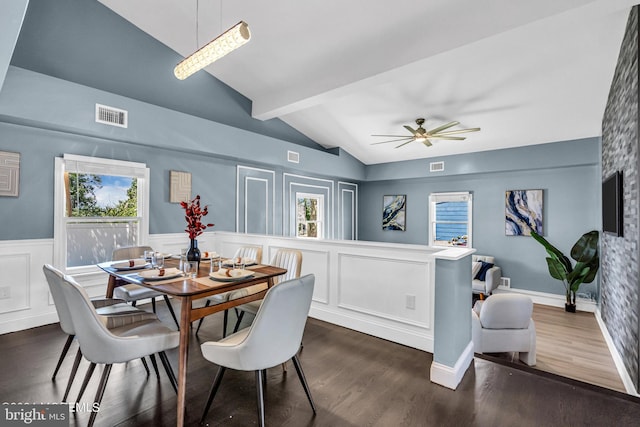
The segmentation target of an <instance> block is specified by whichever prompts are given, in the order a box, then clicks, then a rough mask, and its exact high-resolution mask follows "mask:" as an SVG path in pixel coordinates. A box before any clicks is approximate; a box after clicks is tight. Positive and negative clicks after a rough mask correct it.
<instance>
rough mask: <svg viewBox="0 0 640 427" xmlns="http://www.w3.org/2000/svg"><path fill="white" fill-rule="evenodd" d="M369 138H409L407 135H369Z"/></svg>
mask: <svg viewBox="0 0 640 427" xmlns="http://www.w3.org/2000/svg"><path fill="white" fill-rule="evenodd" d="M371 136H384V137H386V138H410V137H409V136H407V135H371Z"/></svg>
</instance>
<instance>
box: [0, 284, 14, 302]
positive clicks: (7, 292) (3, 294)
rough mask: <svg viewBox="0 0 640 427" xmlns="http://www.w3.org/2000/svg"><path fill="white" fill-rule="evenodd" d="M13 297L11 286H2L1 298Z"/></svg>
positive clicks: (0, 288) (0, 289) (0, 290)
mask: <svg viewBox="0 0 640 427" xmlns="http://www.w3.org/2000/svg"><path fill="white" fill-rule="evenodd" d="M9 298H11V288H10V287H9V286H2V287H0V299H9Z"/></svg>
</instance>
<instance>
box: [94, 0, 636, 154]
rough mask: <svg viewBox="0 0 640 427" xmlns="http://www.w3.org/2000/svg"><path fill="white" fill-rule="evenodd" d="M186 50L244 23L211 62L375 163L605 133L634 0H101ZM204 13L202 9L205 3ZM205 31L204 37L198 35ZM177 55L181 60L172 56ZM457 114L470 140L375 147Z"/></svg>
mask: <svg viewBox="0 0 640 427" xmlns="http://www.w3.org/2000/svg"><path fill="white" fill-rule="evenodd" d="M100 2H101V3H103V4H104V5H106V6H107V7H109V8H111V9H112V10H113V11H115V12H116V13H118V14H119V15H121V16H122V17H124V18H125V19H127V20H128V21H130V22H131V23H133V24H134V25H136V26H137V27H139V28H140V29H141V30H143V31H145V32H147V33H148V34H150V35H151V36H152V37H154V38H156V39H157V40H159V41H161V42H162V43H164V44H165V45H166V46H168V47H170V48H171V49H173V50H175V51H176V52H178V53H179V54H180V55H183V56H187V55H189V54H190V53H192V52H193V51H194V50H195V49H196V48H197V47H200V46H202V45H203V44H205V43H206V42H208V41H209V40H211V39H213V38H214V37H215V36H217V35H218V34H219V33H221V32H222V31H224V30H226V29H227V28H229V27H231V26H232V25H234V24H236V23H237V22H238V21H240V20H244V21H246V22H247V23H248V24H249V26H250V28H251V31H252V39H251V41H250V42H249V43H248V44H247V45H246V46H244V47H242V48H241V49H238V50H237V51H235V52H232V53H231V54H229V55H228V56H226V57H225V58H223V59H221V60H220V61H218V62H216V63H214V64H212V65H210V66H209V67H208V68H207V69H206V72H209V73H211V74H212V75H214V76H215V77H217V78H218V79H220V80H221V81H223V82H225V83H226V84H228V85H229V86H231V87H232V88H234V89H235V90H236V91H238V92H240V93H241V94H243V95H244V96H246V97H248V98H249V99H250V100H251V101H252V102H253V110H252V115H253V117H255V118H257V119H261V120H264V119H269V118H274V117H277V118H280V119H282V120H283V121H285V122H286V123H288V124H289V125H291V126H292V127H294V128H295V129H297V130H298V131H300V132H302V133H303V134H305V135H307V136H308V137H309V138H311V139H313V140H314V141H316V142H318V143H319V144H321V145H323V146H325V147H342V148H344V149H345V150H346V151H348V152H349V153H351V154H352V155H354V156H355V157H357V158H358V159H360V160H361V161H362V162H364V163H366V164H375V163H383V162H391V161H402V160H409V159H417V158H426V157H435V156H443V155H450V154H459V153H465V152H473V151H484V150H493V149H500V148H506V147H514V146H525V145H531V144H541V143H548V142H556V141H564V140H572V139H579V138H584V137H593V136H599V135H600V133H601V121H602V115H603V112H604V108H605V105H606V100H607V96H608V92H609V87H610V84H611V79H612V76H613V72H614V69H615V64H616V60H617V56H618V52H619V49H620V43H621V41H622V36H623V34H624V29H625V25H626V21H627V17H628V13H629V10H630V7H631V6H633V4H634V1H631V0H538V1H530V0H486V1H476V0H429V1H425V0H394V1H393V2H391V1H382V0H373V1H371V0H352V1H340V0H321V1H320V0H306V1H296V0H271V1H268V2H267V1H259V0H233V1H230V0H227V1H224V0H199V4H197V0H136V1H129V0H100ZM196 10H197V12H198V13H196ZM196 28H198V30H199V31H198V34H197V35H196ZM172 65H173V64H172ZM418 117H424V118H426V123H425V128H427V129H429V128H433V127H436V126H438V125H440V124H443V123H446V122H449V121H453V120H456V121H459V122H460V123H461V126H462V127H480V128H482V130H481V131H480V132H477V133H470V134H467V135H466V136H467V139H466V140H465V141H437V142H435V143H434V145H433V146H432V147H429V148H427V147H425V146H423V145H422V144H420V143H411V144H408V145H406V146H404V147H402V148H398V149H395V148H394V147H395V146H396V145H397V144H394V143H391V144H380V145H371V144H372V143H373V142H377V141H380V140H381V139H380V138H375V137H372V136H371V135H372V134H398V135H404V134H406V133H407V131H406V130H405V129H403V125H405V124H407V125H411V126H413V127H415V123H414V121H415V119H416V118H418Z"/></svg>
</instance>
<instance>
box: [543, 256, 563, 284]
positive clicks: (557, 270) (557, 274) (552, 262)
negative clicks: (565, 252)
mask: <svg viewBox="0 0 640 427" xmlns="http://www.w3.org/2000/svg"><path fill="white" fill-rule="evenodd" d="M546 260H547V266H548V267H549V274H550V275H551V277H553V278H554V279H557V280H568V279H567V270H566V269H565V268H564V264H562V263H561V262H560V261H558V260H557V259H556V258H551V257H547V258H546Z"/></svg>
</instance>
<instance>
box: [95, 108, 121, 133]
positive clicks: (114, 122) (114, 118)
mask: <svg viewBox="0 0 640 427" xmlns="http://www.w3.org/2000/svg"><path fill="white" fill-rule="evenodd" d="M128 115H129V112H128V111H125V110H120V109H119V108H114V107H107V106H106V105H100V104H96V122H97V123H102V124H105V125H111V126H118V127H121V128H126V127H127V122H128Z"/></svg>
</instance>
